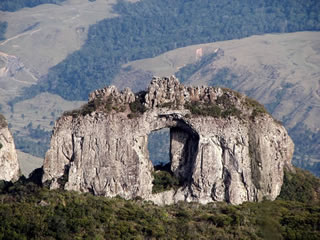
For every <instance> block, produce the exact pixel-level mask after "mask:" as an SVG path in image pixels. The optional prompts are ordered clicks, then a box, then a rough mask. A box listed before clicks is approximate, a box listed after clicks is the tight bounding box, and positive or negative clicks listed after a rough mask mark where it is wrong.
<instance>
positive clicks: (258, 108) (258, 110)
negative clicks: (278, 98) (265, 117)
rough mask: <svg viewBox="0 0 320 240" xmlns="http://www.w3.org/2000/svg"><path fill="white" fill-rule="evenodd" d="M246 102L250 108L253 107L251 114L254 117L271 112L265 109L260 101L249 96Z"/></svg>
mask: <svg viewBox="0 0 320 240" xmlns="http://www.w3.org/2000/svg"><path fill="white" fill-rule="evenodd" d="M245 104H246V105H247V106H248V107H249V108H252V109H253V111H252V114H251V117H252V118H253V119H254V118H255V117H257V116H260V115H262V114H269V113H268V111H267V110H266V109H265V107H264V106H263V105H262V104H261V103H259V102H258V101H256V100H254V99H252V98H249V97H247V98H246V101H245Z"/></svg>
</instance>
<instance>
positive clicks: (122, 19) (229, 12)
mask: <svg viewBox="0 0 320 240" xmlns="http://www.w3.org/2000/svg"><path fill="white" fill-rule="evenodd" d="M114 11H115V12H116V13H118V14H119V15H120V16H119V17H116V18H111V19H105V20H102V21H100V22H98V23H97V24H95V25H93V26H91V27H90V29H89V32H88V38H87V41H86V43H85V45H83V46H82V48H81V49H80V50H79V51H77V52H74V53H73V54H71V55H69V56H68V57H67V58H66V59H65V60H63V61H62V62H60V63H59V64H57V65H56V66H54V67H53V68H51V69H50V71H49V73H48V75H47V76H46V77H45V78H43V80H42V81H40V82H39V83H38V84H37V85H33V86H31V87H30V88H28V90H26V91H25V92H24V96H23V98H26V97H32V96H35V95H36V94H38V93H40V92H44V91H48V92H50V93H54V94H58V95H60V96H61V97H63V98H65V99H67V100H85V99H86V98H87V96H88V94H89V92H91V91H93V90H94V89H97V88H101V87H103V86H104V85H109V84H112V83H114V77H115V76H116V74H117V73H118V72H119V70H120V66H121V65H122V64H124V63H126V62H128V61H133V60H138V59H143V58H150V57H154V56H156V55H159V54H161V53H164V52H166V51H168V50H172V49H175V48H179V47H183V46H188V45H191V44H199V43H207V42H214V41H221V40H229V39H239V38H243V37H247V36H251V35H256V34H264V33H283V32H295V31H302V30H320V20H319V19H318V13H319V12H320V2H319V1H317V0H306V1H303V2H300V1H290V0H283V1H266V0H259V1H250V0H245V1H241V2H240V1H239V0H231V1H224V0H215V1H185V0H176V1H158V0H142V1H139V2H136V3H129V2H127V1H118V2H117V4H116V5H115V6H114Z"/></svg>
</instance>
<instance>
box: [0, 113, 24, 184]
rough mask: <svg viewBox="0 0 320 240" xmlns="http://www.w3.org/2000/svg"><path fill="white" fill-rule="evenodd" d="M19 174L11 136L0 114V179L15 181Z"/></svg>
mask: <svg viewBox="0 0 320 240" xmlns="http://www.w3.org/2000/svg"><path fill="white" fill-rule="evenodd" d="M19 175H20V169H19V162H18V157H17V152H16V149H15V145H14V141H13V137H12V135H11V133H10V131H9V129H8V125H7V122H6V120H5V118H4V117H3V115H1V114H0V180H5V181H15V180H17V179H18V178H19Z"/></svg>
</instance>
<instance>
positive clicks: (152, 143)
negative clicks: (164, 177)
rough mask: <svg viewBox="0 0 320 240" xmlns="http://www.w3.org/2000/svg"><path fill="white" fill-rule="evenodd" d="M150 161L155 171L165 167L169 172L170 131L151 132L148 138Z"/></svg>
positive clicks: (166, 129) (167, 129)
mask: <svg viewBox="0 0 320 240" xmlns="http://www.w3.org/2000/svg"><path fill="white" fill-rule="evenodd" d="M148 151H149V157H150V160H151V162H152V164H153V166H154V167H155V169H156V170H160V169H161V168H164V167H165V166H167V168H169V169H168V170H170V129H169V128H163V129H160V130H158V131H154V132H151V133H150V134H149V137H148Z"/></svg>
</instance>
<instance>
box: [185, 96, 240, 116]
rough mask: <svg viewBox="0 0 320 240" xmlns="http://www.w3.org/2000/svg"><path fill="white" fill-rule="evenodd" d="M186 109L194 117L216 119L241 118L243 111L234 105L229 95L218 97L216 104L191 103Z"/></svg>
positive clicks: (186, 105) (187, 104)
mask: <svg viewBox="0 0 320 240" xmlns="http://www.w3.org/2000/svg"><path fill="white" fill-rule="evenodd" d="M237 96H238V95H237ZM185 108H187V109H189V110H190V112H191V113H192V114H193V115H198V116H210V117H215V118H218V117H222V118H227V117H229V116H236V117H238V118H241V111H240V110H239V109H238V108H237V107H236V106H235V105H234V104H233V103H232V101H231V97H230V96H228V95H227V94H223V95H222V96H220V97H218V98H217V100H216V102H215V103H201V102H191V103H186V104H185Z"/></svg>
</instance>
